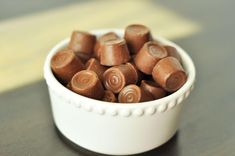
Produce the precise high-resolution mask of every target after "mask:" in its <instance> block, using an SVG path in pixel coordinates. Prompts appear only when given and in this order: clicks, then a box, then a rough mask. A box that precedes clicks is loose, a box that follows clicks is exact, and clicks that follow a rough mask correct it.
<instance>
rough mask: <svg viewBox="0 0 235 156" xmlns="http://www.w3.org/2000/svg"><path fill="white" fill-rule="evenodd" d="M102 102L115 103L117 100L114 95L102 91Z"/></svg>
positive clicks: (108, 91) (110, 92)
mask: <svg viewBox="0 0 235 156" xmlns="http://www.w3.org/2000/svg"><path fill="white" fill-rule="evenodd" d="M102 100H103V101H107V102H117V98H116V96H115V94H114V93H113V92H112V91H110V90H105V91H104V96H103V98H102Z"/></svg>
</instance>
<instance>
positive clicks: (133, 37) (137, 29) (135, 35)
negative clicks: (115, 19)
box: [124, 24, 152, 54]
mask: <svg viewBox="0 0 235 156" xmlns="http://www.w3.org/2000/svg"><path fill="white" fill-rule="evenodd" d="M124 38H125V40H126V42H127V45H128V47H129V49H130V52H131V53H132V54H136V53H138V51H139V50H140V49H141V48H142V46H143V45H144V43H146V42H148V41H150V40H152V36H151V33H150V30H149V29H148V28H147V27H146V26H144V25H140V24H132V25H129V26H127V27H126V29H125V34H124Z"/></svg>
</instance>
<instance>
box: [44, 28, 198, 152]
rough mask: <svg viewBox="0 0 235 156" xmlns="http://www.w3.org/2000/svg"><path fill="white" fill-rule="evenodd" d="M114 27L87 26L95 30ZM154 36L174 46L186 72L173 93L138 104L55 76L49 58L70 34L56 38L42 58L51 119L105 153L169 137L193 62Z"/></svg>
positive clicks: (72, 137)
mask: <svg viewBox="0 0 235 156" xmlns="http://www.w3.org/2000/svg"><path fill="white" fill-rule="evenodd" d="M109 31H113V32H116V33H117V34H118V35H120V36H123V33H124V31H123V30H118V29H102V30H95V31H91V33H93V34H95V35H97V36H99V35H101V34H104V33H106V32H109ZM156 39H157V40H159V41H161V42H163V43H167V44H169V45H172V46H174V47H175V48H177V50H178V52H179V54H180V55H181V58H182V64H183V66H184V69H185V70H186V72H187V74H188V79H187V82H186V83H185V84H184V85H183V86H182V87H181V88H180V89H179V90H178V91H176V92H175V93H173V94H171V95H169V96H167V97H164V98H162V99H158V100H154V101H150V102H143V103H139V104H119V103H108V102H104V101H98V100H94V99H90V98H87V97H84V96H81V95H78V94H76V93H74V92H72V91H70V90H68V89H67V88H66V87H64V86H63V85H61V84H60V83H59V82H58V81H57V80H56V78H55V77H54V75H53V73H52V71H51V68H50V61H51V58H52V56H53V55H54V54H55V53H56V52H57V51H59V50H60V49H62V48H64V47H65V46H66V45H67V44H68V42H69V38H68V39H65V40H63V41H61V42H60V43H58V44H57V45H56V46H55V47H54V48H53V49H52V50H51V51H50V52H49V54H48V56H47V58H46V61H45V64H44V77H45V79H46V82H47V85H48V89H49V94H50V99H51V106H52V112H53V117H54V122H55V124H56V126H57V128H58V129H59V131H60V132H61V133H62V134H63V135H64V136H65V137H67V138H68V139H69V140H70V141H72V142H73V143H75V144H77V145H79V146H81V147H83V148H86V149H88V150H91V151H95V152H98V153H103V154H110V155H128V154H137V153H142V152H145V151H149V150H151V149H154V148H156V147H158V146H160V145H162V144H164V143H165V142H167V141H168V140H169V139H170V138H171V137H172V136H173V135H174V134H175V132H176V131H177V129H178V125H179V118H180V114H181V108H182V106H183V104H182V101H183V100H184V99H185V98H187V97H188V95H189V94H190V92H191V91H192V89H193V84H194V81H195V67H194V64H193V62H192V60H191V58H190V57H189V55H188V54H187V53H186V52H185V51H184V50H183V49H181V48H180V47H179V46H177V45H176V44H174V43H172V42H170V41H168V40H166V39H164V38H161V37H156Z"/></svg>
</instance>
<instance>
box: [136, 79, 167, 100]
mask: <svg viewBox="0 0 235 156" xmlns="http://www.w3.org/2000/svg"><path fill="white" fill-rule="evenodd" d="M140 87H141V88H143V89H144V90H145V91H146V92H148V93H150V94H151V95H152V96H153V98H154V100H156V99H160V98H163V97H164V96H166V94H167V92H166V91H165V90H164V89H162V88H161V87H160V86H159V85H158V84H157V83H155V82H153V81H150V80H142V81H141V85H140Z"/></svg>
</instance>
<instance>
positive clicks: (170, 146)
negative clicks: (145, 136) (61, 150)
mask: <svg viewBox="0 0 235 156" xmlns="http://www.w3.org/2000/svg"><path fill="white" fill-rule="evenodd" d="M54 127H55V131H56V133H57V135H58V136H59V138H60V139H61V140H62V141H63V142H64V143H65V144H66V145H67V146H68V147H69V148H71V149H73V150H74V151H76V152H78V153H79V154H81V156H109V155H107V154H101V153H97V152H94V151H91V150H89V149H86V148H84V147H81V146H79V145H77V144H75V143H74V142H72V141H71V140H70V139H69V138H67V137H66V136H64V135H63V134H62V133H61V132H60V130H59V129H58V127H57V126H56V125H54ZM178 135H179V132H178V131H176V133H175V134H174V135H173V136H172V137H171V138H170V139H169V140H168V141H167V142H166V143H164V144H163V145H161V146H159V147H156V148H154V149H151V150H149V151H146V152H143V153H139V154H132V155H133V156H140V155H141V156H144V155H158V154H161V153H169V155H172V154H175V153H177V151H178V150H177V149H178V148H177V145H178ZM170 153H172V154H170ZM166 155H168V154H166Z"/></svg>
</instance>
